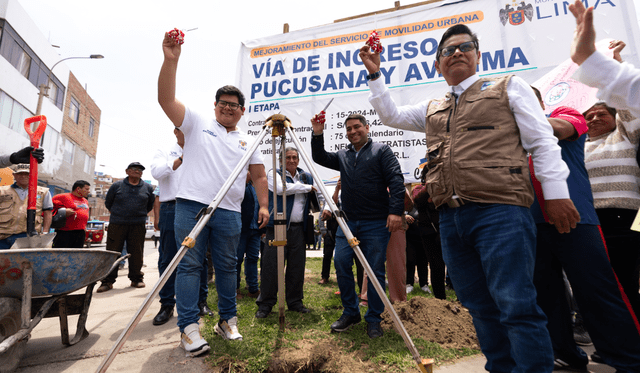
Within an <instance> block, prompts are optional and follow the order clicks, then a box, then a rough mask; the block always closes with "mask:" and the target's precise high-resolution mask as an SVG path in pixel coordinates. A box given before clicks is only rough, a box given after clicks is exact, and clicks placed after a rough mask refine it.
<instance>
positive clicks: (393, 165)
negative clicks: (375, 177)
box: [380, 145, 405, 216]
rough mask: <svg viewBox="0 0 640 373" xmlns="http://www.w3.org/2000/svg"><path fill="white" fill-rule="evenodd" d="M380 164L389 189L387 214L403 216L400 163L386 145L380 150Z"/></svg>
mask: <svg viewBox="0 0 640 373" xmlns="http://www.w3.org/2000/svg"><path fill="white" fill-rule="evenodd" d="M380 162H381V165H382V169H383V170H384V175H385V179H386V182H387V186H388V187H389V214H394V215H400V216H402V215H404V194H405V187H404V177H403V176H402V169H401V168H400V163H399V162H398V159H397V158H396V156H395V155H393V152H392V151H391V148H390V147H389V146H387V145H385V146H384V148H383V149H382V150H381V155H380Z"/></svg>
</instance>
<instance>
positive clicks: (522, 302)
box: [440, 203, 553, 373]
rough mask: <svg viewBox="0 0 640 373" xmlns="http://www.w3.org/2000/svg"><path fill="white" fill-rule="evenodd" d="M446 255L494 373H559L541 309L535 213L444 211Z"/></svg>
mask: <svg viewBox="0 0 640 373" xmlns="http://www.w3.org/2000/svg"><path fill="white" fill-rule="evenodd" d="M440 236H441V238H442V254H443V257H444V261H445V263H446V265H447V268H448V270H449V274H450V275H451V281H452V282H453V286H454V288H455V290H456V294H457V296H458V299H460V302H461V303H462V305H464V306H465V307H467V308H468V309H469V313H470V314H471V316H472V317H473V324H474V325H475V327H476V333H477V334H478V340H479V341H480V348H481V349H482V352H483V353H484V354H485V356H486V357H487V364H486V365H485V369H486V370H488V371H490V372H492V373H512V372H517V373H544V372H551V371H553V350H552V348H551V339H550V337H549V332H548V331H547V328H546V324H547V318H546V317H545V315H544V313H543V312H542V310H541V309H540V307H538V305H537V304H536V289H535V286H534V285H533V272H534V266H535V259H536V258H535V255H536V249H535V248H536V226H535V224H534V222H533V218H532V217H531V213H530V212H529V209H528V208H526V207H521V206H514V205H503V204H477V203H470V204H467V205H464V206H461V207H458V208H455V209H452V208H449V207H444V208H443V210H441V211H440Z"/></svg>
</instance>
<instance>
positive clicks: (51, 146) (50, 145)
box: [40, 125, 60, 155]
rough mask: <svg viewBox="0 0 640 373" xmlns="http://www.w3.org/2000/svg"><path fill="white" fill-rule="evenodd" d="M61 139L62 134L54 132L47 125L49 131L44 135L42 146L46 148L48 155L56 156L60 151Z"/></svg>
mask: <svg viewBox="0 0 640 373" xmlns="http://www.w3.org/2000/svg"><path fill="white" fill-rule="evenodd" d="M59 138H60V133H59V132H58V131H56V130H54V129H53V128H52V127H51V126H50V125H47V130H46V131H44V134H43V135H42V140H41V141H40V146H42V147H43V148H44V150H45V153H46V154H51V155H54V154H56V153H57V150H58V139H59Z"/></svg>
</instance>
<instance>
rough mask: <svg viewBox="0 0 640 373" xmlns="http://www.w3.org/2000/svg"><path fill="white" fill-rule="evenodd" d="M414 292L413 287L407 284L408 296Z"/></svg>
mask: <svg viewBox="0 0 640 373" xmlns="http://www.w3.org/2000/svg"><path fill="white" fill-rule="evenodd" d="M412 291H413V285H409V284H407V294H409V293H411V292H412Z"/></svg>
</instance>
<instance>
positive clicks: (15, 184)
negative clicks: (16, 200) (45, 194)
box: [11, 182, 29, 190]
mask: <svg viewBox="0 0 640 373" xmlns="http://www.w3.org/2000/svg"><path fill="white" fill-rule="evenodd" d="M11 187H12V188H13V189H21V190H29V187H26V188H23V187H21V186H20V185H18V184H17V183H15V182H14V183H13V184H11Z"/></svg>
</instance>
